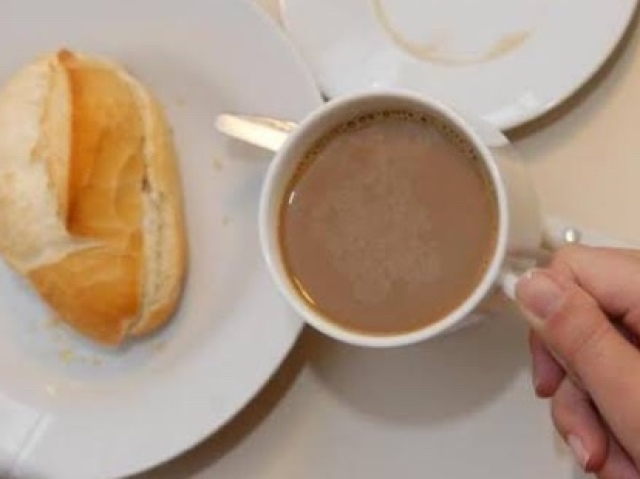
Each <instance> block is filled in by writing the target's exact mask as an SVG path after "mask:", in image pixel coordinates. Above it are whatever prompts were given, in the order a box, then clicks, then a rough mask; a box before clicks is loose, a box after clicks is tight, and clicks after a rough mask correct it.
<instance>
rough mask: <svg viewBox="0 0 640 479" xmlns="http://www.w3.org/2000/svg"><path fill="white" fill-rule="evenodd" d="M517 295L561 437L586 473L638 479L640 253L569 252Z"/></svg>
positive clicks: (542, 392)
mask: <svg viewBox="0 0 640 479" xmlns="http://www.w3.org/2000/svg"><path fill="white" fill-rule="evenodd" d="M516 293H517V297H518V301H519V303H520V305H521V307H522V309H523V311H524V312H525V317H527V318H528V320H529V323H530V324H531V327H532V329H533V332H532V335H531V354H532V359H533V371H534V373H533V374H534V384H535V387H536V392H537V393H538V395H539V396H541V397H544V398H551V402H552V416H553V420H554V423H555V426H556V428H557V430H558V432H559V433H560V435H561V436H562V437H563V438H564V440H565V441H566V442H567V444H568V445H569V446H570V447H571V449H572V450H573V451H574V454H575V456H576V459H577V460H578V462H579V463H580V464H581V466H582V467H583V468H584V469H585V470H586V471H588V472H596V473H597V475H598V477H599V478H600V479H640V472H639V471H640V468H639V466H640V350H639V349H638V348H637V347H636V344H637V342H636V340H637V335H640V252H636V251H632V250H613V249H602V248H590V247H586V246H569V247H566V248H563V249H562V250H560V251H559V252H558V253H557V254H556V255H555V257H554V259H553V261H552V262H551V264H550V265H549V266H548V267H546V268H544V269H540V270H536V271H534V272H532V273H531V274H529V275H527V276H525V277H524V278H522V279H521V280H520V282H519V283H518V286H517V291H516Z"/></svg>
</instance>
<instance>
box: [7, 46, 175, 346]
mask: <svg viewBox="0 0 640 479" xmlns="http://www.w3.org/2000/svg"><path fill="white" fill-rule="evenodd" d="M3 186H6V188H5V189H2V191H0V252H1V253H2V255H3V256H4V258H5V259H6V260H7V262H8V263H9V264H10V265H11V266H12V267H13V268H14V269H16V270H17V271H18V272H19V273H21V274H23V275H24V276H26V277H27V278H28V279H29V281H30V282H31V283H32V285H33V286H34V287H35V289H36V290H37V291H38V293H39V294H40V296H41V297H42V298H43V299H44V300H45V301H46V302H47V303H48V304H49V305H50V306H51V307H52V309H53V310H54V311H55V312H56V313H57V314H58V315H59V316H60V318H61V319H63V320H65V321H66V322H67V323H69V324H70V325H71V326H72V327H73V328H75V329H76V330H77V331H79V332H80V333H82V334H84V335H85V336H87V337H89V338H91V339H93V340H95V341H98V342H100V343H104V344H108V345H116V344H119V343H121V342H122V341H123V340H124V339H125V338H126V337H127V336H128V335H134V336H139V335H142V334H147V333H150V332H152V331H154V330H156V329H157V328H158V327H160V326H161V325H163V324H164V323H165V322H166V321H167V320H168V319H169V318H170V316H171V315H172V314H173V312H174V311H175V309H176V307H177V305H178V302H179V299H180V296H181V292H182V287H183V282H184V275H185V267H186V256H187V246H186V236H185V231H184V219H183V205H182V194H181V188H180V178H179V172H178V166H177V159H176V155H175V150H174V147H173V142H172V138H171V132H170V129H169V127H168V125H167V122H166V120H165V117H164V114H163V112H162V108H161V107H160V105H159V104H158V102H157V101H156V100H155V99H154V98H153V97H152V96H151V94H150V93H149V92H148V90H147V89H146V88H145V87H144V86H143V85H142V84H141V83H140V82H139V81H137V80H136V79H134V78H133V77H132V76H131V75H129V74H128V73H127V72H126V71H125V70H124V69H122V68H121V67H119V66H118V65H116V64H114V63H111V62H109V61H107V60H104V59H101V58H98V57H94V56H87V55H83V54H79V53H74V52H70V51H68V50H61V51H58V52H56V53H55V54H53V55H49V56H47V57H44V58H42V59H40V60H38V61H36V62H34V63H33V64H31V65H29V66H27V67H26V68H25V69H23V70H22V71H20V72H18V73H17V74H16V75H15V76H14V77H13V78H12V79H10V81H9V83H8V84H7V85H6V86H5V88H4V89H3V90H2V91H0V188H2V187H3ZM16 232H17V233H18V234H17V235H16Z"/></svg>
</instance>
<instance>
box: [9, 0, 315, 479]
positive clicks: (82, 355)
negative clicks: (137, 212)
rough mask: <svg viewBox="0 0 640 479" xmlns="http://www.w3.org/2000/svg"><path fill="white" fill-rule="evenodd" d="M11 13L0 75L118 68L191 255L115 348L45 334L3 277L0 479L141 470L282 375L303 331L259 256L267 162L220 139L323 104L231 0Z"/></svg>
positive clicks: (301, 72)
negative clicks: (158, 112) (150, 95)
mask: <svg viewBox="0 0 640 479" xmlns="http://www.w3.org/2000/svg"><path fill="white" fill-rule="evenodd" d="M188 3H189V8H184V2H178V1H173V0H166V1H157V0H137V1H135V2H129V1H125V0H120V1H111V2H86V1H83V0H56V1H55V2H49V1H45V0H40V1H36V0H30V1H19V2H18V1H12V0H9V2H8V4H7V2H5V3H4V4H3V7H2V8H3V13H2V15H1V16H0V41H1V42H2V44H3V45H5V47H6V48H3V51H2V55H1V56H0V79H1V80H2V81H4V80H5V79H6V78H7V76H8V75H9V74H10V72H12V71H14V70H15V69H17V68H19V67H20V66H21V65H23V64H24V63H26V62H28V61H30V60H32V59H33V58H34V56H37V55H39V54H41V53H42V52H46V51H48V50H51V49H55V48H56V47H59V46H62V45H66V46H69V47H72V48H75V49H79V50H85V51H89V52H94V53H101V54H106V55H108V56H109V57H112V58H113V59H116V60H119V61H121V62H122V63H124V64H125V65H127V66H128V67H129V68H130V70H131V71H132V72H133V73H134V74H136V75H137V76H139V77H140V78H141V79H143V80H144V81H145V82H146V83H147V84H148V85H150V86H151V87H152V89H153V90H154V91H155V92H156V93H157V94H158V96H159V98H160V99H161V101H162V102H163V104H164V105H165V106H166V109H167V112H168V115H169V118H170V120H171V122H172V124H173V126H174V130H175V138H176V142H177V147H178V151H179V155H180V160H181V169H182V176H183V183H184V191H185V195H186V208H187V221H188V232H189V241H190V250H191V262H190V273H189V280H188V284H187V288H186V292H185V296H184V302H183V305H182V308H181V310H180V312H179V314H178V315H177V317H176V318H175V320H174V321H173V322H172V323H171V325H170V327H169V328H167V329H166V330H164V331H163V332H162V333H161V334H159V335H158V336H156V337H154V338H151V339H149V340H147V341H143V342H141V343H137V344H133V345H131V346H130V347H129V348H127V349H125V350H120V351H113V352H109V351H105V350H101V349H99V348H96V347H93V346H91V345H89V344H87V343H86V342H84V341H82V340H81V339H80V338H78V337H77V336H75V335H74V334H73V333H71V332H70V331H68V330H67V329H66V328H64V327H63V326H60V325H56V324H53V323H51V322H50V321H49V320H48V318H49V314H48V313H47V312H46V310H45V309H44V308H43V307H42V305H41V303H40V302H39V301H38V300H37V298H36V297H35V295H34V294H33V293H31V292H30V291H29V289H28V288H27V287H26V286H25V285H24V284H22V282H20V281H18V280H17V279H16V277H15V276H14V275H13V274H11V273H10V272H9V271H8V270H7V269H6V267H4V266H2V267H0V477H3V478H6V477H25V478H27V477H28V478H33V477H38V478H45V477H46V478H47V479H52V478H62V479H73V478H81V479H91V478H103V477H116V476H122V475H127V474H131V473H134V472H137V471H140V470H142V469H145V468H148V467H150V466H153V465H155V464H157V463H158V462H161V461H164V460H166V459H169V458H170V457H172V456H174V455H176V454H178V453H180V452H182V451H184V450H185V449H186V448H188V447H190V446H192V445H194V444H195V443H197V442H198V441H200V440H201V439H203V438H204V437H205V436H207V435H209V434H210V433H212V432H214V431H216V430H217V429H218V428H219V427H220V426H221V425H222V424H224V423H225V422H226V421H227V420H228V419H230V418H231V416H233V415H234V414H235V413H236V412H237V411H238V410H239V409H240V408H241V407H242V406H243V405H244V404H245V403H246V402H247V401H248V400H249V399H250V398H251V397H252V396H253V395H254V394H255V393H256V392H257V390H258V389H259V388H260V387H261V385H263V383H264V382H265V381H266V380H267V379H268V378H269V376H270V375H271V374H272V372H273V371H274V370H275V369H276V368H277V367H278V365H279V364H280V362H281V360H282V359H283V357H284V356H285V354H286V353H287V352H288V351H289V349H290V347H291V346H292V344H293V343H294V341H295V339H296V337H297V335H298V332H299V330H300V322H299V320H298V319H297V318H296V317H295V316H294V315H293V314H292V313H291V312H290V311H289V309H288V308H287V307H285V305H284V304H283V302H282V301H281V299H280V297H279V295H278V294H277V292H276V290H275V288H274V287H273V286H272V284H271V282H270V280H269V278H268V276H267V272H266V269H265V268H264V267H263V263H262V260H261V257H260V253H259V249H258V233H257V225H256V223H257V221H256V213H257V208H258V195H259V190H260V187H261V183H262V179H263V174H264V172H265V168H266V166H267V165H266V160H267V159H268V157H267V158H265V157H264V155H263V154H262V153H261V152H259V151H258V150H255V149H251V148H248V147H247V148H244V147H242V146H240V145H236V144H234V143H232V142H229V141H227V140H225V139H223V138H222V137H221V136H219V135H217V134H216V133H215V132H214V128H213V125H214V119H215V117H216V115H217V114H218V113H220V112H221V111H223V110H238V111H247V112H256V113H262V114H271V115H275V116H281V117H288V118H292V119H300V118H301V117H302V116H304V115H305V114H306V113H308V112H309V111H310V110H311V109H312V108H314V107H316V106H317V105H318V104H319V102H320V99H319V95H318V93H317V91H316V90H315V87H314V85H313V82H312V80H311V77H310V76H309V75H308V74H307V73H306V70H305V69H304V68H303V67H302V64H301V63H300V62H299V61H298V60H297V59H296V57H295V56H294V55H293V54H292V51H291V50H290V47H289V46H288V44H287V43H286V41H285V39H284V38H283V37H282V36H281V35H280V34H279V33H278V32H277V28H276V27H275V26H274V25H273V24H271V23H270V21H269V20H267V19H265V18H263V17H262V14H260V13H257V12H256V11H254V7H252V6H250V5H248V4H247V3H246V2H243V1H239V0H191V1H190V2H188Z"/></svg>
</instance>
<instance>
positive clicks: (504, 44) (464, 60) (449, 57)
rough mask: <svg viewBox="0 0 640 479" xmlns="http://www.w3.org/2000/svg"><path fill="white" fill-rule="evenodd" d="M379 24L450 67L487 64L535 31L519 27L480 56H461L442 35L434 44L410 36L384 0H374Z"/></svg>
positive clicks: (413, 50)
mask: <svg viewBox="0 0 640 479" xmlns="http://www.w3.org/2000/svg"><path fill="white" fill-rule="evenodd" d="M371 1H372V3H373V10H374V12H375V15H376V18H377V20H378V23H379V24H380V26H381V27H382V29H383V30H384V31H385V33H386V34H387V35H388V36H389V38H390V39H391V40H392V41H393V43H394V44H395V45H396V46H398V47H399V48H400V49H402V50H403V51H405V52H406V53H408V54H409V55H411V56H413V57H414V58H417V59H418V60H422V61H426V62H430V63H436V64H440V65H447V66H464V65H473V64H478V63H485V62H489V61H492V60H495V59H497V58H499V57H502V56H504V55H507V54H509V53H511V52H513V51H514V50H517V49H518V48H520V47H521V46H522V45H524V43H525V42H526V41H527V40H529V38H531V36H532V35H533V32H531V31H528V30H518V31H514V32H511V33H507V34H504V35H503V36H501V37H500V38H499V39H498V40H497V41H496V42H495V43H494V45H493V46H492V47H491V48H490V49H489V50H487V51H485V52H483V53H482V54H480V55H470V56H461V55H456V54H452V53H451V52H450V51H448V48H447V45H448V43H449V41H448V39H447V38H446V37H444V36H443V37H440V38H438V39H436V40H435V41H433V42H431V43H418V42H415V41H412V40H410V39H408V38H407V37H406V36H405V35H404V34H403V33H402V32H400V31H399V30H398V29H397V28H396V27H395V26H394V25H393V22H392V21H391V18H390V17H389V14H388V13H387V11H386V10H385V8H384V6H383V5H382V0H371Z"/></svg>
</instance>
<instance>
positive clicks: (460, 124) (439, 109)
mask: <svg viewBox="0 0 640 479" xmlns="http://www.w3.org/2000/svg"><path fill="white" fill-rule="evenodd" d="M376 100H381V101H382V100H392V101H393V100H398V101H399V102H400V101H404V102H407V101H408V102H410V103H413V104H415V105H417V106H418V108H420V109H422V110H425V111H427V112H429V114H431V115H434V114H437V115H439V116H440V117H441V119H443V120H444V121H447V122H449V123H451V124H452V125H454V126H455V127H456V129H457V130H458V131H459V132H460V133H462V134H463V135H464V136H465V139H466V140H468V141H470V142H471V144H472V145H473V146H474V147H475V148H476V150H477V151H478V152H479V153H480V157H481V158H480V159H481V161H482V162H483V164H484V167H485V168H486V170H487V171H488V172H489V177H490V178H491V181H492V186H493V188H494V191H495V194H496V203H497V209H498V231H497V235H496V243H495V247H494V251H493V254H492V256H491V260H490V261H489V264H488V266H487V267H486V270H485V273H484V275H483V276H482V279H481V280H480V281H479V282H478V284H477V285H476V287H475V288H474V290H473V291H472V293H471V294H469V295H468V296H467V298H466V299H465V300H464V301H463V302H461V303H460V304H459V305H458V306H457V307H456V308H454V309H453V310H451V311H450V312H449V313H448V314H446V315H445V316H443V317H442V318H441V319H439V320H437V321H436V322H434V323H431V324H427V325H425V326H424V327H422V328H420V329H417V330H414V331H410V332H403V333H398V334H393V333H392V334H385V335H376V334H369V333H366V332H359V331H354V330H350V329H347V328H344V327H342V326H340V325H339V324H337V323H336V322H334V321H331V320H330V319H328V318H325V317H324V316H323V315H322V314H321V313H320V312H318V311H316V310H315V309H314V308H312V307H311V306H310V305H309V304H308V303H307V302H306V301H305V300H304V299H303V298H302V297H301V295H300V294H299V292H298V291H297V290H296V289H295V288H294V287H293V285H292V284H291V280H290V278H289V276H288V274H287V269H286V267H285V265H284V260H283V258H282V251H281V248H280V244H279V219H278V217H277V216H276V220H275V221H273V219H272V215H271V212H272V208H273V204H274V202H275V203H277V204H276V205H275V207H276V209H277V210H278V211H279V209H280V206H281V202H282V200H283V193H284V191H274V188H276V183H277V181H278V180H279V178H280V175H281V174H282V169H283V168H285V167H286V166H288V165H290V164H291V162H293V163H295V162H296V161H300V160H299V159H297V158H292V154H291V151H292V150H293V149H294V147H295V146H297V145H299V144H301V143H302V144H303V145H304V147H309V146H310V144H311V143H312V141H309V140H308V139H306V140H305V136H313V137H314V138H315V137H317V136H318V135H309V132H310V131H311V130H313V129H314V127H315V126H317V125H318V124H319V123H320V122H322V121H324V120H326V119H327V118H330V117H331V116H332V115H339V112H343V111H344V110H345V109H348V108H349V107H350V106H356V105H357V104H359V103H363V102H371V101H374V102H375V101H376ZM330 123H331V122H330ZM338 123H339V121H336V122H335V123H334V125H333V126H335V124H338ZM323 129H324V131H325V132H326V131H327V130H328V129H329V128H323ZM320 136H321V134H320ZM305 143H306V144H305ZM303 149H304V148H303ZM271 161H272V162H271V164H270V165H269V169H268V171H267V175H266V179H265V181H264V183H263V188H262V193H261V196H260V211H259V234H260V248H261V252H262V256H263V258H264V260H265V262H266V264H267V268H268V270H269V274H270V276H271V278H272V280H273V281H274V282H275V284H276V286H277V288H278V290H279V292H280V294H281V295H282V296H284V298H285V299H286V300H287V303H288V304H289V305H290V306H291V307H293V309H294V310H295V311H296V312H297V313H298V314H299V315H300V316H301V317H302V318H303V319H304V321H305V322H306V323H307V324H309V325H311V326H312V327H314V328H315V329H317V330H318V331H320V332H322V333H323V334H326V335H327V336H330V337H332V338H334V339H336V340H339V341H341V342H345V343H348V344H352V345H355V346H367V347H375V348H389V347H397V346H407V345H411V344H415V343H419V342H422V341H425V340H428V339H431V338H434V337H436V336H440V335H442V334H444V333H445V332H447V331H450V330H452V329H454V328H456V326H457V325H459V324H460V323H461V322H462V321H463V320H464V319H465V318H467V317H468V316H469V315H470V314H471V313H473V311H474V309H475V308H476V307H477V306H478V305H479V304H480V303H481V302H482V300H483V299H485V298H486V297H487V296H488V295H489V293H490V291H491V289H492V288H493V287H494V285H495V284H496V283H497V281H498V278H499V275H500V272H501V269H502V267H503V264H504V261H505V258H506V253H507V241H508V232H509V227H510V225H509V210H508V208H509V205H508V201H507V193H506V187H505V182H504V179H503V177H502V174H501V172H500V169H499V167H498V165H497V160H496V158H495V155H494V154H493V152H492V151H491V147H490V146H489V145H488V144H487V141H485V140H483V138H482V136H481V135H480V134H479V133H478V132H477V131H476V130H475V129H474V128H473V126H472V121H469V120H466V119H464V118H463V117H462V116H461V115H460V114H459V113H458V112H457V111H456V110H455V109H454V108H452V107H449V106H447V105H445V104H443V103H442V102H440V101H438V100H436V99H434V98H432V97H426V96H424V95H417V94H415V93H412V92H407V91H404V90H379V91H378V90H376V91H369V92H361V93H355V94H351V95H347V96H344V97H340V98H338V99H335V100H332V101H330V102H328V103H325V104H324V105H322V106H321V107H319V108H318V109H316V110H314V111H313V112H312V113H311V114H309V115H308V116H307V117H306V118H305V119H304V120H303V121H302V122H301V123H300V125H299V126H298V127H297V128H296V129H295V130H294V131H293V132H292V133H291V134H290V135H289V137H288V138H287V140H286V141H285V143H284V144H283V146H282V147H281V148H280V150H278V152H276V154H275V156H274V158H273V159H272V160H271ZM285 183H286V182H285Z"/></svg>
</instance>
